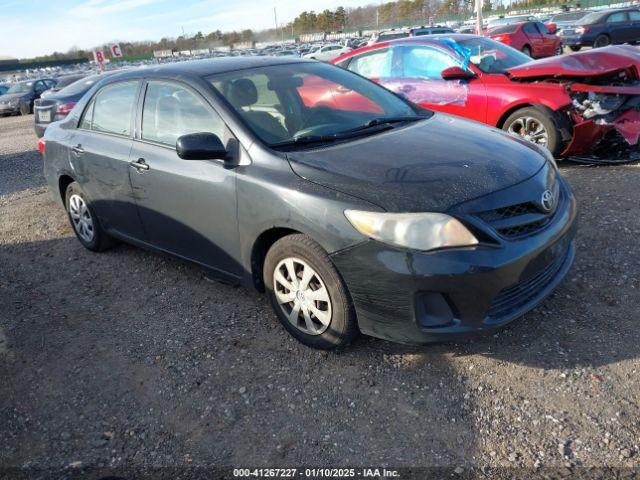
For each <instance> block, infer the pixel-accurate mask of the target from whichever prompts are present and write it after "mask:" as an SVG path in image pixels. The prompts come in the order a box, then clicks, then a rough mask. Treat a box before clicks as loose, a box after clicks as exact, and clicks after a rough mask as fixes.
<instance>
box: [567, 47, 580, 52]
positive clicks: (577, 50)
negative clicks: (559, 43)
mask: <svg viewBox="0 0 640 480" xmlns="http://www.w3.org/2000/svg"><path fill="white" fill-rule="evenodd" d="M569 48H570V49H571V51H572V52H579V51H580V49H581V48H582V45H569Z"/></svg>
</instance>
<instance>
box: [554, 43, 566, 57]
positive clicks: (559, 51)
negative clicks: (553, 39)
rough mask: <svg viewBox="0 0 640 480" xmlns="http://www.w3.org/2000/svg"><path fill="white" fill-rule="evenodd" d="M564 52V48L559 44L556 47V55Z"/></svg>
mask: <svg viewBox="0 0 640 480" xmlns="http://www.w3.org/2000/svg"><path fill="white" fill-rule="evenodd" d="M563 53H564V49H563V48H562V45H560V46H559V47H558V48H556V53H555V54H556V55H562V54H563Z"/></svg>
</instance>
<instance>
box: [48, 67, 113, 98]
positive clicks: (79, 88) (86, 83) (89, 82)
mask: <svg viewBox="0 0 640 480" xmlns="http://www.w3.org/2000/svg"><path fill="white" fill-rule="evenodd" d="M103 78H105V74H104V73H103V74H102V75H90V76H88V77H84V78H82V79H80V80H76V81H75V82H73V83H72V84H71V85H67V86H66V87H64V88H63V89H62V90H60V92H58V93H59V94H60V95H68V96H72V95H81V94H83V93H85V92H88V91H89V89H90V88H91V87H93V85H94V84H95V83H96V82H98V81H99V80H102V79H103Z"/></svg>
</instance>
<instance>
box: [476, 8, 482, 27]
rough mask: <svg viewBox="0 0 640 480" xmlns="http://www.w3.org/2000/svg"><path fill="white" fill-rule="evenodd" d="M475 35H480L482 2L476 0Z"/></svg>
mask: <svg viewBox="0 0 640 480" xmlns="http://www.w3.org/2000/svg"><path fill="white" fill-rule="evenodd" d="M476 11H477V15H478V16H477V18H476V33H477V34H478V35H482V0H476Z"/></svg>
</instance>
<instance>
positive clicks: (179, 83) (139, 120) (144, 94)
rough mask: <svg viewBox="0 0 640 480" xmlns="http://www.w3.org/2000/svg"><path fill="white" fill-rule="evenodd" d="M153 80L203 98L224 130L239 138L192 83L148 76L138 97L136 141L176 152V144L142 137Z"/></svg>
mask: <svg viewBox="0 0 640 480" xmlns="http://www.w3.org/2000/svg"><path fill="white" fill-rule="evenodd" d="M151 82H157V83H165V84H169V85H176V86H178V87H180V88H184V89H185V90H187V91H189V92H191V93H193V94H194V95H195V96H196V97H197V98H199V99H200V100H202V102H203V104H204V106H205V108H206V109H207V110H209V111H210V112H213V114H214V115H216V116H217V117H218V118H219V119H220V121H221V122H222V125H223V126H224V131H225V132H228V133H229V135H230V138H231V137H232V138H235V139H237V136H236V135H235V134H234V133H233V131H232V130H231V128H230V127H229V125H228V124H227V122H226V121H225V120H224V118H223V117H222V115H220V113H218V110H216V108H215V107H214V106H213V105H212V104H211V102H209V101H208V100H207V99H206V98H205V97H204V96H203V95H202V94H201V93H200V92H198V90H196V89H195V88H193V87H192V86H191V85H189V84H188V83H185V82H182V81H180V80H175V79H173V78H166V77H147V78H144V79H143V81H142V85H141V88H140V96H139V97H138V107H137V108H136V112H135V131H134V137H133V141H134V142H139V143H145V144H147V145H154V146H156V147H163V148H166V149H168V150H173V151H174V152H175V151H176V146H175V145H173V146H171V145H167V144H166V143H161V142H156V141H154V140H146V139H144V138H142V114H143V113H144V102H145V99H146V97H147V89H148V87H149V83H151ZM220 141H222V142H224V138H221V139H220Z"/></svg>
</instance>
